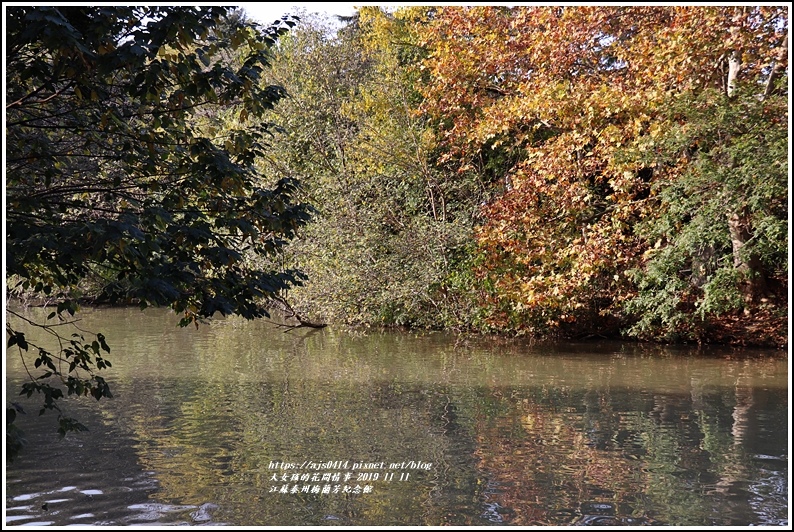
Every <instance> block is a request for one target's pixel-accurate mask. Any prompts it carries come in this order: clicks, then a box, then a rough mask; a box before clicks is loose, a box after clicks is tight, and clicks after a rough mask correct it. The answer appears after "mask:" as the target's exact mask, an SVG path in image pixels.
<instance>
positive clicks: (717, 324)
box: [9, 294, 789, 350]
mask: <svg viewBox="0 0 794 532" xmlns="http://www.w3.org/2000/svg"><path fill="white" fill-rule="evenodd" d="M781 297H782V298H783V300H787V295H786V294H782V295H781V294H776V295H775V296H774V297H773V298H772V301H775V300H777V301H780V300H781ZM9 301H13V302H15V303H17V304H18V305H20V306H22V307H25V306H27V307H49V306H52V307H55V306H56V305H57V300H56V299H55V298H40V297H38V298H37V297H27V298H26V297H14V298H11V299H10V300H9ZM276 303H277V302H276ZM79 304H80V305H81V306H83V307H92V308H103V307H107V308H115V307H137V306H138V304H137V303H135V302H127V303H125V304H118V305H111V304H108V303H103V302H98V301H96V300H92V299H89V298H84V299H81V300H79ZM272 310H273V311H274V312H277V313H279V314H280V315H281V316H282V317H283V318H284V320H285V321H289V320H290V318H293V320H294V321H296V322H297V323H296V324H295V326H294V327H295V328H298V327H303V326H307V327H315V328H317V327H318V324H315V323H309V325H303V323H304V322H305V320H304V319H303V318H296V317H295V313H294V311H293V310H292V309H291V308H285V307H284V305H280V304H275V303H274V305H273V307H272ZM786 310H788V305H786ZM788 324H789V316H788V312H781V309H780V308H779V307H778V306H776V305H774V304H772V303H770V300H765V301H762V302H760V303H757V304H755V305H750V306H748V307H747V308H746V309H745V310H744V311H736V312H731V313H725V314H723V315H722V316H720V317H719V318H718V319H714V318H712V320H711V321H710V323H709V324H708V326H704V327H702V328H701V329H700V330H697V331H696V334H697V337H698V340H688V341H687V340H680V339H679V340H678V341H659V340H657V341H642V340H637V339H634V338H627V337H624V336H621V335H620V334H614V333H609V334H601V335H599V334H594V335H590V336H588V337H585V338H582V337H581V336H566V335H564V334H559V335H556V336H553V337H549V338H538V339H553V340H576V341H588V340H616V341H624V342H625V341H629V342H633V341H637V342H640V343H656V344H660V345H715V346H729V347H748V348H763V349H779V350H788V346H789V331H788ZM326 325H331V326H334V325H335V326H340V324H334V323H327V324H326V323H322V327H325V326H326ZM343 326H344V327H345V328H349V329H354V330H355V329H359V330H360V329H368V328H373V327H377V328H379V329H385V330H402V331H406V330H407V331H410V330H412V329H411V328H406V327H405V326H382V325H379V326H366V325H359V326H351V325H343ZM422 330H425V329H422ZM434 330H444V329H441V328H439V329H434ZM453 332H461V331H453ZM461 334H466V335H474V336H490V335H495V336H499V337H504V338H511V337H514V336H516V335H515V334H510V333H506V332H502V333H487V334H486V333H482V332H479V331H473V330H471V331H465V332H461Z"/></svg>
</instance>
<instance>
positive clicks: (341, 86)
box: [272, 7, 479, 327]
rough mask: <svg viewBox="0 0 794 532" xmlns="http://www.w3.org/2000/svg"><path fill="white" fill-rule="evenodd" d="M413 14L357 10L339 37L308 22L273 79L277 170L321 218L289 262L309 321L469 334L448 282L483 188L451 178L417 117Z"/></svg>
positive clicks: (296, 301) (298, 303)
mask: <svg viewBox="0 0 794 532" xmlns="http://www.w3.org/2000/svg"><path fill="white" fill-rule="evenodd" d="M405 15H406V13H405V12H402V11H397V12H396V13H394V14H390V13H386V12H384V11H383V10H381V9H380V8H377V7H366V8H362V9H361V10H359V11H358V13H357V14H356V17H354V18H353V19H352V20H350V21H349V24H348V25H347V26H345V27H344V28H342V30H341V31H338V32H332V31H330V29H329V28H328V27H327V26H328V24H327V23H326V21H323V20H316V19H310V18H308V17H303V18H302V23H301V24H300V26H298V27H296V28H295V30H294V31H293V32H291V33H290V35H289V38H287V39H285V40H284V41H283V46H282V47H281V48H280V50H279V55H278V58H277V60H276V61H275V62H274V69H273V71H272V72H273V75H274V76H276V77H275V79H276V80H277V82H278V83H279V84H283V85H284V86H285V87H286V88H287V90H288V91H289V93H290V96H291V97H290V98H289V99H287V100H284V101H283V102H281V103H280V104H279V105H278V106H277V108H276V113H277V115H278V117H279V121H280V122H281V123H283V124H284V125H285V127H286V129H287V130H288V132H289V133H288V135H285V136H282V137H280V138H279V140H278V142H277V143H276V144H274V146H273V154H274V160H275V161H276V164H275V166H274V170H275V171H277V172H281V173H282V174H283V175H306V176H309V175H310V176H311V178H308V177H307V178H306V179H304V182H305V184H306V186H305V188H304V190H305V192H306V194H307V195H308V197H310V198H311V202H312V204H313V205H315V206H316V208H317V210H318V212H319V214H318V216H317V217H316V219H315V223H312V224H310V225H309V226H307V227H306V229H305V230H304V231H302V232H301V236H300V238H298V239H296V240H294V241H293V243H292V244H291V245H290V247H289V248H288V249H287V250H286V252H285V260H287V261H290V262H293V263H295V264H297V265H299V266H300V268H301V269H302V270H304V271H306V272H307V273H308V274H309V277H310V278H311V281H309V282H307V283H306V284H305V285H304V286H302V287H300V288H299V289H297V290H295V291H294V292H293V293H292V294H291V295H290V297H291V298H292V303H293V305H294V306H295V308H296V309H298V310H299V311H300V312H302V313H309V314H315V315H319V316H322V319H324V320H333V321H337V322H344V323H348V324H356V325H361V324H366V325H386V326H392V325H401V326H415V327H439V326H466V325H467V324H468V323H469V321H470V320H469V319H468V317H467V316H465V314H466V312H467V311H468V308H467V306H466V305H467V304H468V302H467V301H464V299H463V298H462V297H459V298H456V297H455V295H456V294H453V289H452V287H451V286H450V285H451V284H452V282H451V281H450V278H451V277H453V276H454V275H455V273H456V272H458V271H460V270H461V269H462V268H460V267H459V264H460V262H461V261H460V259H459V256H461V255H465V250H464V246H465V244H467V243H468V242H470V239H471V236H470V235H471V226H472V223H471V217H472V215H473V213H474V212H475V211H476V205H477V203H478V198H479V195H478V192H479V191H478V190H477V188H476V186H472V185H471V184H469V183H463V182H461V181H459V180H457V181H456V180H452V179H446V176H445V174H444V171H443V169H441V168H438V167H437V166H436V165H435V162H434V159H435V157H434V155H435V153H434V150H435V142H434V140H433V137H434V135H433V134H432V132H431V131H430V127H429V124H428V123H427V121H426V120H425V119H424V118H422V117H419V116H416V114H415V110H416V107H417V106H418V104H419V102H420V97H419V94H418V92H417V91H416V88H415V84H416V80H417V78H418V77H419V75H420V72H419V70H418V69H417V67H418V64H419V60H420V59H421V56H422V50H421V48H420V47H418V46H417V45H416V43H415V42H413V37H412V36H411V35H410V33H409V32H408V31H407V29H408V28H410V25H409V23H408V17H406V16H405Z"/></svg>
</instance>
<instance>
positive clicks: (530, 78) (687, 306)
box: [419, 6, 788, 338]
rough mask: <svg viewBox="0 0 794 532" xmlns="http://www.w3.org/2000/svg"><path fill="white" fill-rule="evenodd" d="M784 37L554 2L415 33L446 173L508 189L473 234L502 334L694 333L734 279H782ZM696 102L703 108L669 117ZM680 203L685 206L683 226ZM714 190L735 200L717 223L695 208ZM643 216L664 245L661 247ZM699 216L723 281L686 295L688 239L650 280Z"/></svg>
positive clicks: (686, 18)
mask: <svg viewBox="0 0 794 532" xmlns="http://www.w3.org/2000/svg"><path fill="white" fill-rule="evenodd" d="M787 26H788V19H787V13H786V10H785V9H783V8H782V7H774V6H768V7H759V8H749V7H656V6H653V7H641V6H634V7H603V6H600V7H595V6H587V7H561V6H557V7H515V8H507V7H499V8H497V7H471V8H465V7H449V8H442V9H438V10H437V12H436V13H435V14H434V16H433V17H432V19H431V20H430V22H429V23H428V24H426V25H423V26H421V27H420V29H419V34H420V35H421V40H422V41H423V42H424V43H425V45H426V46H427V48H428V59H427V61H426V62H425V65H424V67H425V69H426V71H427V72H428V73H429V74H428V78H427V81H428V82H427V84H426V86H425V88H424V90H423V94H424V96H425V101H424V104H423V108H424V110H425V111H426V112H427V113H428V114H429V115H430V116H432V117H435V118H436V120H438V122H439V124H440V136H439V138H440V142H441V143H442V147H443V149H444V155H443V158H444V160H446V161H448V162H449V163H450V164H452V163H456V164H457V165H458V167H459V172H460V174H461V175H464V174H466V173H469V172H474V173H479V174H481V175H483V176H486V177H487V178H490V179H491V181H492V183H493V184H494V185H496V184H497V183H498V182H502V183H503V193H502V194H501V195H499V196H497V197H496V198H494V199H493V200H492V201H490V202H489V203H488V205H486V206H485V208H484V209H483V217H484V223H483V224H482V226H481V227H480V228H479V230H478V233H477V237H476V239H477V244H478V247H479V251H480V256H481V257H482V259H481V268H479V269H478V270H477V273H478V275H479V276H480V278H481V279H482V286H483V290H482V300H483V301H484V302H485V308H486V310H487V312H489V322H490V323H491V325H492V327H494V328H497V329H503V330H519V331H527V332H530V333H535V334H547V333H554V332H564V333H566V334H581V335H583V334H588V333H601V334H605V333H614V334H617V333H619V332H620V330H621V329H624V328H627V327H628V326H629V325H631V324H632V323H636V321H642V320H644V319H645V318H646V317H647V318H650V321H654V322H655V323H656V324H657V325H659V322H658V318H659V315H658V314H657V315H655V316H653V315H654V313H655V312H656V311H657V310H660V309H662V308H666V309H669V310H671V312H673V313H674V314H676V315H678V316H679V317H686V321H688V322H689V323H690V324H692V323H693V322H694V321H697V320H698V319H703V318H704V314H703V312H705V313H706V314H707V313H709V312H712V311H713V312H712V315H711V319H719V316H720V314H721V313H722V312H723V311H724V310H726V309H727V308H729V307H730V305H727V304H726V302H727V300H726V299H725V297H722V296H720V298H721V303H719V304H716V300H715V299H714V297H713V296H715V295H716V294H717V291H715V290H710V289H715V288H716V287H717V286H721V287H723V288H724V287H725V286H726V283H728V284H730V283H734V282H739V279H740V278H741V279H744V280H745V282H747V281H749V283H750V285H748V288H747V291H748V292H749V293H753V292H755V293H757V292H759V290H760V287H761V285H762V283H760V282H759V281H760V280H762V279H763V278H764V273H763V272H760V271H758V269H759V268H761V267H762V266H763V267H764V268H765V269H767V270H769V269H772V270H776V271H777V275H778V276H779V275H780V267H781V264H782V263H783V262H782V257H783V255H782V254H781V250H783V249H784V248H785V247H786V239H785V235H784V233H783V232H782V231H781V227H782V225H783V223H784V220H785V217H784V215H783V214H782V212H783V211H781V209H780V206H781V202H782V201H784V199H785V189H786V187H785V185H784V181H781V177H782V176H785V175H786V173H787V164H786V162H785V160H784V158H781V157H780V155H779V154H780V153H781V152H780V149H781V146H783V144H781V142H782V140H781V138H782V137H781V128H782V127H784V124H785V123H786V120H785V113H786V112H785V111H784V107H781V101H782V100H781V98H783V99H785V95H783V94H780V93H779V91H780V90H781V89H782V88H783V87H785V78H786V75H785V72H786V53H785V42H786V39H787ZM742 86H744V87H745V90H746V91H749V92H745V93H744V94H745V96H741V90H740V89H741V87H742ZM776 88H777V89H776ZM734 90H736V91H737V92H736V94H731V91H734ZM776 90H777V91H778V92H777V93H776ZM714 91H717V92H719V91H722V96H721V98H723V100H724V101H718V100H717V99H715V97H714ZM763 94H767V95H770V94H771V95H772V96H763V97H762V95H763ZM775 95H777V96H776V97H777V98H778V100H777V102H775V101H773V100H774V99H775ZM709 98H710V99H711V100H710V101H711V104H709V105H704V104H703V102H705V101H706V100H708V99H709ZM753 98H755V100H753V101H755V103H752V104H751V100H752V99H753ZM759 98H761V99H762V100H763V101H764V102H765V103H763V104H758V101H757V100H758V99H759ZM692 101H699V102H701V104H699V106H697V107H696V108H697V109H698V110H697V111H694V110H693V112H692V113H689V114H686V113H678V114H673V113H671V112H670V111H671V109H674V108H675V109H681V108H682V107H686V105H687V102H692ZM715 111H719V112H718V113H716V114H714V112H715ZM726 113H727V114H726ZM708 117H711V118H713V120H712V122H711V123H710V124H708V120H707V118H708ZM728 117H730V118H728ZM731 120H733V121H734V123H730V121H731ZM736 121H738V122H736ZM681 131H685V134H683V135H679V138H678V139H677V140H678V141H680V143H678V144H675V143H674V142H673V141H672V137H671V135H672V134H673V132H679V133H680V132H681ZM726 135H727V136H726ZM685 138H686V139H688V141H690V142H692V143H694V144H688V145H687V144H686V141H685V140H684V139H685ZM663 139H664V140H663ZM707 139H710V140H707ZM715 150H716V151H715ZM766 150H769V152H768V155H765V156H760V154H762V153H765V151H766ZM662 161H664V162H662ZM708 165H710V169H709V170H706V166H708ZM698 168H699V169H698ZM704 170H705V171H704ZM695 173H698V175H699V176H700V178H699V179H701V182H700V183H698V184H695V182H694V181H692V180H690V179H688V178H687V176H690V177H691V176H694V175H695ZM702 179H705V180H707V181H708V182H709V183H708V184H706V183H705V182H704V181H703V180H702ZM687 181H688V184H687ZM740 189H741V190H743V193H742V194H737V193H736V192H737V191H739V190H740ZM674 190H679V191H681V193H680V194H679V196H686V197H687V199H688V203H687V205H688V206H689V207H688V208H690V211H689V212H687V213H686V214H681V219H680V223H678V224H677V225H676V224H675V223H673V219H672V216H673V213H674V212H677V211H676V208H675V207H674V206H675V205H676V203H675V201H673V200H672V197H673V195H674V194H675V193H674V192H673V191H674ZM706 190H720V193H719V194H718V195H717V196H710V197H713V198H715V200H716V198H718V197H719V198H722V200H726V199H730V201H729V202H728V203H726V204H724V205H723V208H722V209H721V210H720V211H719V212H716V211H715V210H714V206H715V202H714V201H708V200H706V201H698V200H697V199H696V198H698V197H700V198H703V197H704V196H702V194H703V193H704V192H705V191H706ZM665 197H666V198H668V199H664V198H665ZM707 197H708V196H707ZM651 220H656V221H658V222H659V223H661V224H668V227H669V230H670V231H669V232H668V237H669V238H666V239H661V240H658V239H654V240H651V239H650V237H651V233H652V232H653V230H649V231H646V229H647V228H648V227H649V226H650V225H653V224H652V223H650V221H651ZM706 220H707V221H709V222H710V223H711V224H712V226H713V229H714V231H711V232H710V236H708V237H705V236H704V238H706V239H710V240H711V241H714V240H715V239H716V238H718V239H719V240H720V245H721V246H722V245H723V244H725V245H727V248H725V247H724V246H723V247H721V248H720V249H719V250H718V251H719V252H722V251H725V250H726V249H727V250H729V253H730V255H731V256H732V260H731V261H730V262H731V263H732V264H730V266H729V268H728V269H727V270H721V271H720V272H718V271H717V270H716V269H713V268H712V269H707V270H708V271H705V270H704V273H705V275H706V276H707V277H708V279H705V280H704V282H703V283H700V284H699V285H698V286H695V287H694V290H692V289H691V288H692V283H691V282H690V281H689V280H688V278H687V277H688V274H687V273H686V272H685V270H687V269H690V270H691V268H690V267H691V265H692V264H695V265H697V264H698V261H701V262H702V260H703V257H704V253H703V252H704V250H705V248H704V247H703V245H702V244H705V243H706V242H705V241H704V240H702V239H700V240H692V239H689V240H688V242H689V243H688V244H685V245H682V246H679V247H678V251H679V252H680V253H678V258H679V259H680V261H679V262H678V263H677V264H675V265H671V267H670V268H668V269H667V270H665V273H664V274H663V275H661V276H660V277H658V278H657V279H656V280H653V281H652V282H651V281H650V279H651V277H653V275H655V274H653V275H651V270H654V271H656V272H657V273H658V272H659V271H660V270H659V269H658V268H656V269H655V268H654V266H653V263H652V262H649V259H650V257H651V256H652V255H653V253H654V252H653V251H651V252H649V249H656V248H659V255H658V256H662V255H663V254H664V253H666V252H667V251H671V250H672V249H673V248H672V247H669V246H671V245H672V243H673V242H675V241H678V242H679V243H683V242H684V241H687V238H688V237H686V235H690V236H691V235H692V234H694V233H696V232H697V231H699V229H698V227H701V228H702V224H700V222H702V221H706ZM645 222H649V224H650V225H649V224H646V223H645ZM693 222H694V224H695V225H689V224H692V223H693ZM698 224H700V225H698ZM657 229H658V228H657ZM717 233H719V234H718V235H717ZM679 236H681V237H682V239H678V237H679ZM657 243H658V245H657ZM709 245H711V244H709ZM715 257H718V258H719V260H720V261H721V262H724V260H723V257H724V255H720V254H719V253H718V254H717V255H715ZM669 264H672V263H669ZM642 271H646V272H647V273H648V274H649V275H647V276H645V281H643V280H642V279H641V278H642V277H643V274H641V273H640V274H637V272H642ZM740 273H741V275H739V274H740ZM709 283H711V284H709ZM696 284H697V283H696ZM638 290H639V292H640V293H639V294H638ZM654 291H655V294H656V296H658V297H659V298H661V299H656V300H652V297H651V296H650V294H651V293H652V292H654ZM684 292H688V293H689V295H686V296H685V294H684ZM720 292H721V293H722V294H723V295H725V294H728V292H726V291H725V290H720ZM731 293H735V291H734V292H731ZM643 294H644V295H643ZM665 294H666V295H665ZM638 295H639V297H640V298H642V297H644V296H648V298H646V299H645V301H646V302H647V305H646V304H644V303H641V304H639V306H638V305H637V304H636V303H637V302H638V301H639V300H638V299H637V297H638ZM731 297H732V296H731ZM757 297H758V296H757V295H756V296H750V299H753V298H757ZM662 302H663V305H662ZM695 308H697V309H699V310H701V311H703V312H701V313H696V312H695V311H694V309H695ZM706 309H709V310H708V312H706ZM651 316H653V317H651ZM630 331H631V334H640V330H639V329H636V328H632V329H630ZM688 338H694V336H691V335H690V336H688Z"/></svg>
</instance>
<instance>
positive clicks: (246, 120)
mask: <svg viewBox="0 0 794 532" xmlns="http://www.w3.org/2000/svg"><path fill="white" fill-rule="evenodd" d="M293 24H294V22H293V21H292V20H287V19H285V20H283V21H282V22H281V23H279V24H277V25H274V26H271V27H269V28H260V27H257V26H255V25H252V24H250V23H248V22H247V21H245V20H244V19H243V18H241V17H240V16H239V15H238V14H236V12H235V11H234V10H233V9H232V8H229V7H181V6H145V7H143V6H138V7H125V6H73V7H71V6H58V7H44V6H39V7H9V8H8V9H7V16H6V37H7V56H6V59H7V61H6V80H7V93H6V113H7V114H6V194H7V195H6V206H5V208H6V224H7V225H6V248H5V257H6V261H7V269H6V281H7V282H8V284H9V288H10V290H11V292H12V294H21V293H28V294H31V293H32V294H33V295H34V296H38V297H46V298H50V299H51V300H52V301H54V302H55V303H56V304H57V305H56V309H57V310H56V312H54V313H53V314H52V315H51V316H50V319H54V318H56V317H57V318H60V319H65V317H64V316H65V315H66V314H74V312H75V311H76V310H77V306H78V305H77V301H78V300H79V298H81V297H83V296H84V295H85V294H86V293H90V294H92V295H96V300H97V301H99V302H108V303H128V302H136V303H138V304H139V305H140V307H141V308H145V307H147V306H150V305H156V306H169V307H171V308H172V309H173V310H174V311H176V312H177V313H178V314H180V315H181V317H182V318H181V321H180V324H181V325H187V324H189V323H195V324H197V326H198V322H199V320H201V319H202V318H206V317H210V316H212V315H213V314H214V313H215V312H220V313H222V314H239V315H241V316H244V317H246V318H255V317H260V316H264V315H266V314H267V308H266V303H267V299H268V297H269V296H271V295H273V294H275V293H277V292H279V291H281V290H285V289H288V288H289V287H290V286H293V285H295V284H297V283H299V282H300V281H301V279H302V276H301V274H300V273H299V272H297V271H275V270H270V269H266V268H256V267H254V266H252V262H250V261H245V260H244V258H245V255H251V254H253V255H269V254H273V253H275V252H277V251H278V250H279V249H280V248H281V247H282V246H283V245H284V244H285V243H286V242H287V240H288V239H290V238H291V237H292V236H293V235H294V234H295V231H296V230H297V229H298V228H299V227H301V226H302V225H303V224H305V223H306V222H307V221H308V219H309V215H310V208H309V207H308V206H307V205H304V204H300V203H297V202H296V200H295V194H296V191H297V187H298V183H297V181H295V180H294V179H290V178H285V179H281V180H278V181H275V180H270V181H268V180H267V179H265V177H264V176H262V175H261V174H260V172H259V171H258V169H257V168H258V166H257V161H258V159H259V158H260V157H261V156H262V155H263V153H264V152H263V150H264V149H265V148H266V146H267V142H268V139H269V138H270V137H271V136H272V135H273V129H274V126H273V125H272V124H269V123H268V122H267V121H265V120H264V119H265V115H266V113H267V112H268V110H270V109H272V108H273V106H274V105H275V104H276V102H278V101H279V100H280V99H282V98H283V97H284V96H285V91H284V89H283V88H281V87H279V86H275V85H267V84H264V83H262V79H263V72H264V71H265V69H267V68H268V67H269V61H270V50H271V47H272V46H273V45H274V44H275V42H276V40H277V39H278V38H279V36H281V35H282V34H284V33H285V32H286V31H288V29H289V27H290V26H292V25H293ZM221 113H225V115H226V116H231V117H233V120H232V125H231V126H227V127H225V128H224V129H223V130H222V131H218V130H217V129H216V128H213V127H212V121H211V120H210V119H211V118H212V117H213V116H218V115H220V114H221ZM28 325H35V324H33V323H28ZM38 325H41V324H38ZM48 331H50V332H51V331H52V329H51V328H50V329H48ZM7 332H8V335H9V346H11V345H15V346H17V347H18V348H19V350H20V354H22V352H23V351H27V349H28V348H29V347H30V345H29V344H28V342H27V341H26V338H25V333H24V332H23V331H20V330H16V329H15V328H13V327H11V326H10V325H8V324H7ZM70 341H74V346H72V348H68V349H63V350H61V351H60V352H59V353H55V354H53V353H50V352H48V351H47V350H45V349H44V348H41V350H40V351H39V353H40V356H39V359H38V360H37V363H36V364H35V366H36V367H37V368H38V367H40V366H41V367H42V368H43V369H44V368H46V371H45V373H44V374H42V375H41V376H38V377H35V378H33V376H31V378H32V381H31V383H30V384H28V385H27V388H26V389H25V390H23V393H27V392H29V393H28V395H30V394H32V393H33V392H34V391H37V392H42V393H44V394H45V397H46V403H45V407H46V408H54V404H55V403H54V402H53V400H54V399H57V398H58V397H60V396H62V392H61V391H60V389H57V388H54V387H52V386H51V383H52V382H53V381H52V380H51V378H50V377H54V376H58V377H61V379H62V380H63V383H64V384H65V385H66V386H67V388H68V392H69V393H78V394H83V395H87V394H92V395H93V396H95V397H96V398H97V399H98V398H100V397H107V396H109V395H110V392H109V389H108V388H107V386H106V384H105V383H104V381H103V380H102V379H101V378H100V377H97V376H94V375H93V369H94V368H98V369H101V368H102V367H103V366H104V365H105V362H104V361H103V359H102V358H101V356H100V353H101V352H107V351H109V347H107V344H106V343H105V341H104V338H102V337H98V340H97V342H90V341H89V342H87V343H84V342H83V341H82V335H80V334H77V336H76V337H75V338H73V339H72V340H68V341H67V342H66V343H67V344H69V342H70ZM94 344H96V345H94ZM34 347H38V346H34ZM94 347H96V349H95V348H94ZM34 350H36V349H34ZM58 359H60V360H61V361H65V362H67V363H68V365H66V366H63V367H64V369H65V368H68V371H63V373H62V371H61V369H60V368H61V367H62V366H60V365H59V364H57V363H54V362H57V360H58ZM108 365H109V364H108ZM81 370H82V373H80V371H81ZM67 375H68V378H67ZM86 375H87V376H88V377H86ZM12 420H13V419H12Z"/></svg>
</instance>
